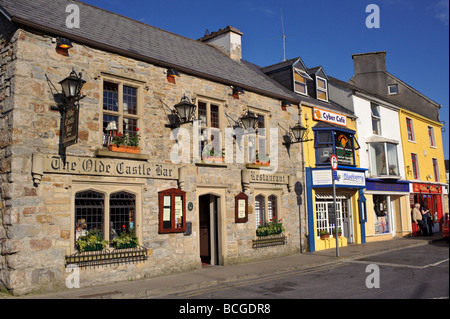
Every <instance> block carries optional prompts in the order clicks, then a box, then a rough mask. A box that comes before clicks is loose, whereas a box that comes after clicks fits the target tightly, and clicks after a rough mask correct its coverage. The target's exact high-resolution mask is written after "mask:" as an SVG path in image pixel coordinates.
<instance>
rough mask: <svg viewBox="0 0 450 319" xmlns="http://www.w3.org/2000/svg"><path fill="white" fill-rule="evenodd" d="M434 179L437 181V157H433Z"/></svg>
mask: <svg viewBox="0 0 450 319" xmlns="http://www.w3.org/2000/svg"><path fill="white" fill-rule="evenodd" d="M433 171H434V181H435V182H439V169H438V162H437V159H434V158H433Z"/></svg>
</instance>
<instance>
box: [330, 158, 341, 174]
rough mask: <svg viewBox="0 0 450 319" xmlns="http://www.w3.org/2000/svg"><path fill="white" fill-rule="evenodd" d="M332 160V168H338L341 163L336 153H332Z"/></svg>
mask: <svg viewBox="0 0 450 319" xmlns="http://www.w3.org/2000/svg"><path fill="white" fill-rule="evenodd" d="M330 162H331V168H332V169H333V171H335V170H337V169H338V165H339V164H338V159H337V156H336V155H334V154H333V155H331V158H330Z"/></svg>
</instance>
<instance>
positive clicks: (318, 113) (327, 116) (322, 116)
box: [314, 108, 347, 127]
mask: <svg viewBox="0 0 450 319" xmlns="http://www.w3.org/2000/svg"><path fill="white" fill-rule="evenodd" d="M314 119H315V120H317V121H323V122H327V123H332V124H336V125H341V126H344V127H347V117H346V116H345V115H341V114H337V113H334V112H330V111H325V110H322V109H319V108H314Z"/></svg>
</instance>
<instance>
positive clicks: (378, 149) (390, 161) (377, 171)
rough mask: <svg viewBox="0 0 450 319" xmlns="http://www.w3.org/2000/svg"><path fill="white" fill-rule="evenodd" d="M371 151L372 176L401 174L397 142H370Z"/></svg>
mask: <svg viewBox="0 0 450 319" xmlns="http://www.w3.org/2000/svg"><path fill="white" fill-rule="evenodd" d="M369 153H370V174H371V175H372V176H379V177H383V176H386V177H387V176H399V168H398V154H397V144H393V143H370V147H369Z"/></svg>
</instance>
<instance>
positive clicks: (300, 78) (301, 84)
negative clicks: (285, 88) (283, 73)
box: [294, 68, 311, 95]
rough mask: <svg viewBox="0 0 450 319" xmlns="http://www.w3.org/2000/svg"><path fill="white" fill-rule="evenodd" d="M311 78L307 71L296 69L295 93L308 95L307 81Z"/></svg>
mask: <svg viewBox="0 0 450 319" xmlns="http://www.w3.org/2000/svg"><path fill="white" fill-rule="evenodd" d="M308 78H309V79H311V77H310V76H309V75H308V74H306V73H305V71H302V70H299V69H297V68H294V90H295V93H300V94H304V95H308V88H307V85H306V79H308Z"/></svg>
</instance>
